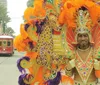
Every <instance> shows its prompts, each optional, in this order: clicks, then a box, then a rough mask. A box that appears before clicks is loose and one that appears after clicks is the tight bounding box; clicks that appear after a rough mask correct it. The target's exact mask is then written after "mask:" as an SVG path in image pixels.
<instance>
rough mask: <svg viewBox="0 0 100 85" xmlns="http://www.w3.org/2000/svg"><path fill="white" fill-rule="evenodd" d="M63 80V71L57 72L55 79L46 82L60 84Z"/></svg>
mask: <svg viewBox="0 0 100 85" xmlns="http://www.w3.org/2000/svg"><path fill="white" fill-rule="evenodd" d="M60 81H61V73H60V71H59V72H57V76H56V77H55V78H54V79H50V80H48V81H47V82H46V84H47V85H58V84H59V83H60Z"/></svg>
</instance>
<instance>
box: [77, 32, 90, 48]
mask: <svg viewBox="0 0 100 85" xmlns="http://www.w3.org/2000/svg"><path fill="white" fill-rule="evenodd" d="M77 42H78V45H79V47H83V48H86V47H88V46H89V36H88V34H87V33H79V34H78V35H77Z"/></svg>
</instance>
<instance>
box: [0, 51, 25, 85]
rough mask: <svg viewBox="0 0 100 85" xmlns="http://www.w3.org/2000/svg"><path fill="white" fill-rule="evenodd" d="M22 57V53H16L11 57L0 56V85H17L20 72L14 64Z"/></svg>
mask: <svg viewBox="0 0 100 85" xmlns="http://www.w3.org/2000/svg"><path fill="white" fill-rule="evenodd" d="M24 55H25V53H24V52H17V51H15V53H14V55H13V56H1V55H0V85H18V77H19V75H20V72H19V71H18V69H17V63H16V62H17V60H18V59H19V58H21V57H22V56H24Z"/></svg>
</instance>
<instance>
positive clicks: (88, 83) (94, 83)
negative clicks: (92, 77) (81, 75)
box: [74, 81, 97, 85]
mask: <svg viewBox="0 0 100 85" xmlns="http://www.w3.org/2000/svg"><path fill="white" fill-rule="evenodd" d="M74 85H97V84H96V81H94V82H87V84H84V83H83V82H79V81H75V83H74Z"/></svg>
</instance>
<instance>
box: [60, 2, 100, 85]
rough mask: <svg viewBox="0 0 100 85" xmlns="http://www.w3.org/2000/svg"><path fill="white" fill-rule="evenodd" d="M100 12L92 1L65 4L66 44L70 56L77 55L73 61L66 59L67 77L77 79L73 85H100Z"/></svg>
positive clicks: (61, 19) (63, 13)
mask: <svg viewBox="0 0 100 85" xmlns="http://www.w3.org/2000/svg"><path fill="white" fill-rule="evenodd" d="M89 3H90V4H89ZM94 8H95V9H97V10H96V11H95V13H93V12H94ZM99 10H100V6H99V5H98V4H96V3H94V2H92V1H88V0H87V1H84V0H81V1H79V0H75V2H74V0H73V1H66V2H65V5H64V9H63V11H62V13H61V14H60V19H59V22H60V24H67V33H66V41H67V43H68V46H69V49H70V50H68V52H67V54H68V53H69V52H72V53H73V55H74V58H73V59H71V56H69V55H68V56H67V57H68V59H69V63H68V64H67V66H66V69H65V73H66V75H68V76H73V75H74V79H73V80H74V85H99V84H100V80H99V78H100V76H99V73H100V61H99V60H100V59H99V56H98V54H99V49H100V46H99V32H100V30H99V29H100V27H99V16H100V13H99ZM66 13H67V14H66ZM69 14H71V15H72V16H69ZM63 22H64V23H63ZM97 75H98V76H97ZM66 84H67V83H66ZM66 84H65V85H66Z"/></svg>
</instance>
